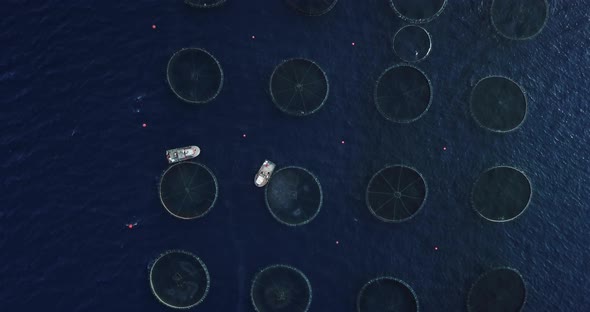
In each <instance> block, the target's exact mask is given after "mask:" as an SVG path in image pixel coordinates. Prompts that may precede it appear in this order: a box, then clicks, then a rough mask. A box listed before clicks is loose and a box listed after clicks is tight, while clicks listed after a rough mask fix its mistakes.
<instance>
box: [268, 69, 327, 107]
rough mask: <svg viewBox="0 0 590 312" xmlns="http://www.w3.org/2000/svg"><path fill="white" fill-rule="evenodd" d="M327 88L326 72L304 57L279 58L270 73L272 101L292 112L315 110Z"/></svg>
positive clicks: (322, 102) (324, 97) (320, 103)
mask: <svg viewBox="0 0 590 312" xmlns="http://www.w3.org/2000/svg"><path fill="white" fill-rule="evenodd" d="M329 89H330V87H329V84H328V77H327V76H326V73H325V72H324V71H323V70H322V69H321V68H320V66H319V65H317V64H316V63H315V62H313V61H311V60H308V59H302V58H294V59H289V60H286V61H283V62H282V63H281V64H279V65H278V66H277V67H276V68H275V69H274V71H273V73H272V75H271V77H270V96H271V97H272V101H273V103H274V104H275V105H276V106H277V108H278V109H280V110H281V111H282V112H284V113H286V114H289V115H292V116H307V115H310V114H313V113H315V112H316V111H318V110H319V109H320V108H322V106H323V105H324V103H325V102H326V100H327V99H328V93H329Z"/></svg>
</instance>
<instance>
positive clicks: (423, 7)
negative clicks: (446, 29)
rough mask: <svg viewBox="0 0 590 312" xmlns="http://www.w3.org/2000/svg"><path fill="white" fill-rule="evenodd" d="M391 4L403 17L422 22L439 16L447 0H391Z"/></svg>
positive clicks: (407, 19) (413, 21)
mask: <svg viewBox="0 0 590 312" xmlns="http://www.w3.org/2000/svg"><path fill="white" fill-rule="evenodd" d="M389 5H390V6H391V8H392V9H393V11H395V14H396V15H397V16H399V17H400V18H401V19H403V20H405V21H408V22H411V23H417V24H421V23H428V22H430V21H432V20H433V19H435V18H436V17H437V16H439V15H440V14H441V13H442V11H443V10H444V8H445V6H446V5H447V0H412V1H407V0H389Z"/></svg>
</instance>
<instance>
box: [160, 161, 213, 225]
mask: <svg viewBox="0 0 590 312" xmlns="http://www.w3.org/2000/svg"><path fill="white" fill-rule="evenodd" d="M159 191H160V201H161V202H162V205H164V208H166V210H167V211H168V212H169V213H170V214H172V215H173V216H175V217H177V218H181V219H194V218H198V217H202V216H204V215H205V214H206V213H207V212H209V210H211V208H213V206H214V205H215V202H216V200H217V192H218V188H217V179H216V178H215V176H214V175H213V173H212V172H211V170H209V168H207V167H205V165H202V164H198V163H194V162H181V163H177V164H174V165H172V166H170V167H169V168H168V169H167V170H166V171H165V172H164V174H163V175H162V178H161V180H160V190H159Z"/></svg>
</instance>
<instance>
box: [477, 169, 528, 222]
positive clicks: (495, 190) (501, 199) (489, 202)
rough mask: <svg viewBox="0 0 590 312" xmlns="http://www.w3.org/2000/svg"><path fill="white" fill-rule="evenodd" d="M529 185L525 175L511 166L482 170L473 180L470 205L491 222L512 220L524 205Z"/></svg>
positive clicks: (526, 203) (518, 214) (523, 208)
mask: <svg viewBox="0 0 590 312" xmlns="http://www.w3.org/2000/svg"><path fill="white" fill-rule="evenodd" d="M532 189H533V188H532V185H531V182H530V181H529V179H528V178H527V176H526V175H525V174H524V173H523V172H522V171H520V170H518V169H515V168H512V167H494V168H490V169H488V170H486V171H484V172H483V173H482V174H481V175H480V176H479V178H478V180H477V181H476V182H475V185H474V187H473V194H472V199H471V200H472V205H473V208H474V209H475V211H477V213H479V215H480V216H482V217H483V218H485V219H487V220H489V221H495V222H505V221H510V220H514V219H515V218H516V217H518V216H520V215H521V214H522V213H523V212H524V211H525V210H526V208H527V207H528V205H529V203H530V200H531V196H532Z"/></svg>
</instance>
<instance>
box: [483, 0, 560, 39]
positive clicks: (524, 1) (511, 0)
mask: <svg viewBox="0 0 590 312" xmlns="http://www.w3.org/2000/svg"><path fill="white" fill-rule="evenodd" d="M491 15H492V24H493V25H494V28H495V29H496V31H497V32H498V33H499V34H500V35H502V36H503V37H505V38H508V39H513V40H525V39H531V38H533V37H535V36H536V35H538V34H539V33H540V32H541V30H543V27H544V26H545V23H546V22H547V18H548V16H549V4H548V3H547V0H493V2H492V10H491Z"/></svg>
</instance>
